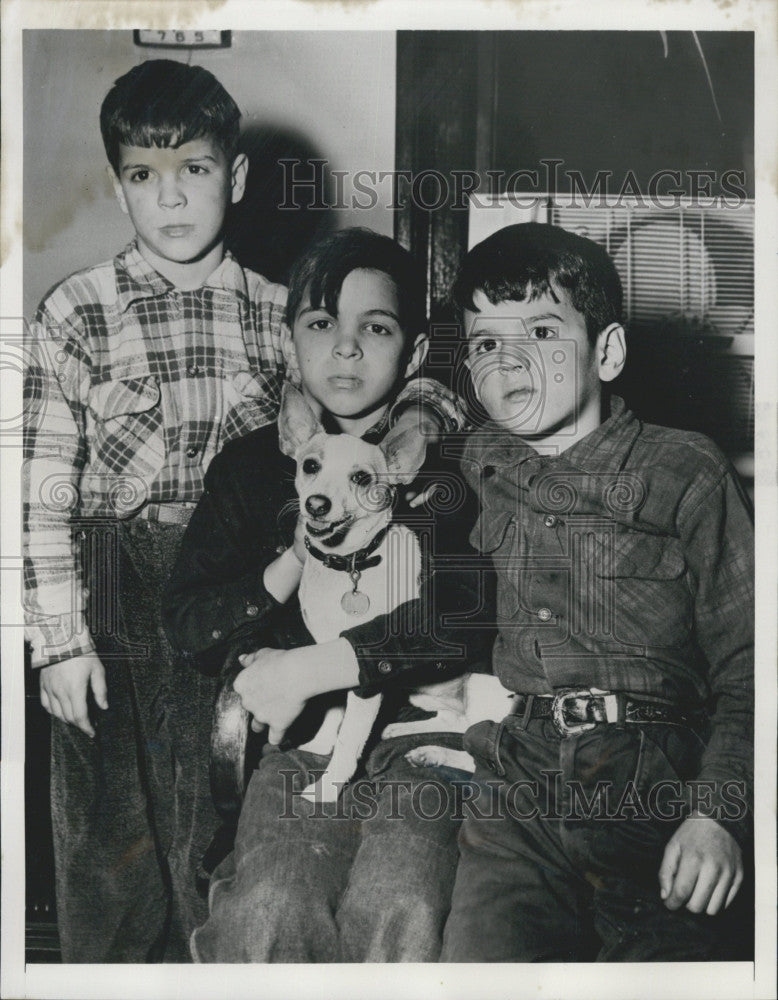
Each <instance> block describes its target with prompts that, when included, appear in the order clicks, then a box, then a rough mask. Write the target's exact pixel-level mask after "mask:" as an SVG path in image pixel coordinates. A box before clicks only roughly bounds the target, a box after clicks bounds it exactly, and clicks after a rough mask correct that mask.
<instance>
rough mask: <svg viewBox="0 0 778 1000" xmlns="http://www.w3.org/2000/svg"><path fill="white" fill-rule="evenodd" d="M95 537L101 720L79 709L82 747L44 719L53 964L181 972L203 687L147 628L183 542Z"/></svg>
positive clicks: (128, 534) (197, 909) (157, 626)
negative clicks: (56, 959) (162, 963)
mask: <svg viewBox="0 0 778 1000" xmlns="http://www.w3.org/2000/svg"><path fill="white" fill-rule="evenodd" d="M95 530H97V529H95ZM101 530H102V531H103V537H102V540H101V541H100V544H99V545H98V546H97V548H96V549H94V548H93V553H94V551H98V550H99V552H100V553H101V556H100V558H97V559H94V560H92V561H93V564H94V565H93V567H92V571H91V573H90V577H89V585H90V618H91V622H92V626H93V634H94V637H95V642H96V645H97V647H98V653H99V655H100V656H101V659H102V662H103V665H104V667H105V670H106V679H107V686H108V705H109V707H108V709H107V711H101V710H99V709H97V708H96V707H95V706H94V703H92V711H91V715H92V718H93V720H94V723H95V728H96V733H97V735H96V737H95V739H94V740H91V739H89V737H87V736H86V735H84V734H83V733H82V732H81V731H80V730H78V729H76V728H75V727H74V726H68V725H65V724H64V723H62V722H60V721H59V720H57V719H53V720H52V821H53V830H54V847H55V862H56V890H57V916H58V924H59V932H60V939H61V945H62V957H63V961H65V962H146V961H154V960H162V959H164V960H166V961H189V953H188V948H187V939H188V936H189V934H190V933H191V931H192V929H193V928H194V927H195V926H196V925H197V924H199V923H202V921H203V920H204V919H205V916H206V914H207V908H206V906H205V903H204V901H203V900H202V899H201V898H200V897H199V896H198V894H197V891H196V882H195V871H196V866H197V863H198V861H199V859H200V857H201V856H202V853H203V851H204V850H205V847H206V846H207V844H208V842H209V840H210V838H211V836H212V835H213V832H214V830H215V828H216V827H217V826H218V825H219V824H218V818H217V816H216V814H215V812H214V810H213V806H212V804H211V800H210V794H209V784H208V753H209V735H210V726H211V714H212V708H213V699H214V690H215V681H213V680H212V679H211V678H207V677H203V676H201V675H199V674H197V673H196V672H195V671H193V670H192V669H191V668H187V667H185V666H183V665H181V664H180V663H177V662H176V661H175V657H174V656H173V653H172V650H171V648H170V647H169V645H168V643H167V640H166V638H165V635H164V632H163V629H162V625H161V622H160V607H161V600H162V591H163V587H164V585H165V582H166V578H167V573H168V570H169V567H170V566H171V564H172V560H173V558H174V556H175V553H176V551H177V548H178V543H179V541H180V537H181V534H182V529H181V528H180V527H178V526H176V525H159V524H151V523H149V522H146V521H142V520H135V521H130V522H126V523H121V524H114V525H113V526H108V527H106V528H105V529H101ZM106 538H107V539H108V541H107V542H106ZM98 566H101V568H99V569H98V568H97V567H98ZM112 594H113V595H115V598H112V597H111V595H112ZM98 608H99V609H100V610H98ZM114 611H118V613H114Z"/></svg>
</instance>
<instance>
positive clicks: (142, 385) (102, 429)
mask: <svg viewBox="0 0 778 1000" xmlns="http://www.w3.org/2000/svg"><path fill="white" fill-rule="evenodd" d="M88 412H89V418H88V419H89V423H90V424H91V427H88V429H87V435H88V437H89V438H90V439H91V455H90V465H91V466H92V467H93V469H94V470H95V471H99V472H100V473H108V474H110V475H111V476H113V477H118V476H121V475H125V476H128V477H129V476H134V477H141V478H142V479H143V480H144V481H145V482H146V483H150V482H151V481H152V480H153V479H154V478H155V477H156V475H157V474H158V473H159V471H160V470H161V468H162V466H163V465H164V462H165V440H164V427H163V420H162V405H161V391H160V386H159V382H158V380H157V379H156V378H155V377H154V376H153V375H150V374H140V375H136V376H135V377H132V378H120V379H111V380H110V381H108V382H102V383H100V385H95V386H93V387H92V388H91V389H90V391H89V400H88Z"/></svg>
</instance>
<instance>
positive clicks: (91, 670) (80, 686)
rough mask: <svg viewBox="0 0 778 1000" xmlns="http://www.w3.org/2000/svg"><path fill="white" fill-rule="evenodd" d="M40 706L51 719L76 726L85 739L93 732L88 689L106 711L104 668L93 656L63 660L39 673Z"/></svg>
mask: <svg viewBox="0 0 778 1000" xmlns="http://www.w3.org/2000/svg"><path fill="white" fill-rule="evenodd" d="M40 674H41V704H42V705H43V707H44V708H45V709H46V711H47V712H49V713H50V714H51V715H54V716H56V717H57V718H58V719H62V721H63V722H67V723H69V724H70V725H72V726H78V728H79V729H81V730H82V731H83V732H85V733H86V734H87V736H92V737H94V735H95V731H94V729H93V727H92V723H91V722H90V721H89V712H88V710H87V702H86V694H87V689H88V688H89V686H90V685H91V687H92V693H93V694H94V696H95V701H96V702H97V704H98V705H99V707H100V708H102V709H106V708H108V692H107V689H106V686H105V668H104V667H103V665H102V663H101V662H100V658H99V657H98V656H97V655H96V654H95V653H89V654H87V655H85V656H74V657H72V659H70V660H62V662H61V663H54V664H52V666H50V667H43V668H42V670H41V672H40Z"/></svg>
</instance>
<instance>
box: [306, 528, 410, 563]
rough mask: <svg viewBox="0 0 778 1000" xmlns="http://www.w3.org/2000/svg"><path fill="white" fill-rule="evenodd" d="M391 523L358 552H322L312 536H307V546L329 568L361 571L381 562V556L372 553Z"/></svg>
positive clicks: (315, 557)
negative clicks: (344, 554)
mask: <svg viewBox="0 0 778 1000" xmlns="http://www.w3.org/2000/svg"><path fill="white" fill-rule="evenodd" d="M389 528H390V525H388V524H387V525H386V527H384V528H381V530H380V531H379V532H378V534H377V535H374V536H373V538H372V539H371V541H370V542H369V544H367V545H366V546H365V547H364V548H363V549H357V551H356V552H350V553H349V554H348V555H347V556H341V555H338V554H337V552H322V550H321V549H317V548H316V546H315V545H314V544H313V542H312V541H311V540H310V538H309V537H308V536H307V535H306V536H305V547H306V549H308V551H309V552H310V553H311V555H312V556H313V557H314V559H318V560H319V562H322V563H324V565H325V566H327V568H328V569H338V570H344V571H345V572H347V573H354V572H360V571H361V570H363V569H369V568H370V567H371V566H377V565H378V564H379V563H380V562H381V556H374V555H373V554H372V553H373V552H375V550H376V549H377V548H378V546H379V545H380V544H381V542H382V541H383V540H384V537H385V535H386V533H387V531H388V530H389Z"/></svg>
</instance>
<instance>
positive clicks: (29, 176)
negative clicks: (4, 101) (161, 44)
mask: <svg viewBox="0 0 778 1000" xmlns="http://www.w3.org/2000/svg"><path fill="white" fill-rule="evenodd" d="M23 52H24V134H25V139H24V307H25V315H27V316H29V315H30V313H31V312H32V311H33V310H34V308H35V306H36V305H37V303H38V302H39V301H40V299H41V297H42V296H43V295H44V294H45V293H46V291H47V290H48V289H49V288H50V287H51V286H52V285H53V284H55V283H56V282H57V281H58V280H60V279H61V278H62V277H64V276H65V275H66V274H69V273H71V272H73V271H75V270H77V269H79V268H81V267H84V266H86V265H88V264H91V263H95V262H97V261H100V260H104V259H106V258H108V257H110V256H112V255H113V254H114V253H115V252H116V251H117V250H119V249H121V247H122V246H123V245H124V243H125V242H126V241H127V240H128V239H129V238H130V237H131V236H132V228H131V227H130V225H129V222H128V220H127V218H126V216H124V215H123V214H122V213H121V212H120V210H119V208H118V205H117V204H116V202H115V199H114V196H113V191H112V188H111V185H110V181H109V179H108V176H107V174H106V172H105V162H106V161H105V154H104V151H103V147H102V142H101V139H100V130H99V124H98V116H99V110H100V104H101V102H102V99H103V97H104V96H105V94H106V92H107V91H108V90H109V88H110V86H111V84H112V83H113V81H114V80H115V79H116V78H117V77H118V76H120V75H121V74H122V73H124V72H126V71H127V70H128V69H130V68H131V67H132V66H133V65H135V64H136V63H139V62H141V61H143V60H145V59H148V58H157V57H158V58H178V59H181V60H182V61H187V60H188V59H189V54H188V53H187V52H179V51H176V50H170V49H144V48H138V47H136V46H135V45H134V44H133V40H132V32H130V31H38V30H36V31H26V32H25V33H24V50H23ZM395 53H396V47H395V35H394V33H393V32H314V31H311V32H240V31H237V32H233V35H232V47H231V48H230V49H225V50H206V51H202V52H196V53H194V55H193V56H192V58H191V61H192V62H196V63H198V64H199V65H202V66H205V67H206V68H207V69H209V70H211V72H213V73H214V74H215V75H216V76H217V77H218V78H219V79H220V80H221V81H222V83H223V84H224V85H225V87H226V88H227V89H228V90H229V91H230V93H231V94H232V95H233V97H234V98H235V100H236V101H237V103H238V106H239V107H240V109H241V112H242V113H243V122H242V124H243V128H244V139H245V143H246V148H247V150H248V151H249V153H250V156H251V159H252V164H253V170H252V173H251V180H250V185H249V190H248V192H247V197H246V199H245V200H244V204H243V205H242V206H241V210H240V214H238V213H236V217H235V218H234V219H232V220H231V226H230V239H231V244H232V245H233V246H234V248H235V249H236V252H238V255H239V256H240V258H241V259H242V260H243V261H244V263H246V264H248V265H249V266H254V267H255V268H257V269H258V270H260V271H262V272H263V273H265V274H267V275H268V277H271V278H274V279H281V280H282V279H283V278H284V276H285V274H286V271H287V270H288V266H289V264H290V263H291V260H292V259H293V257H294V255H295V254H296V253H297V252H298V251H299V249H300V248H301V246H302V245H304V244H305V242H307V241H308V240H309V239H310V238H311V237H312V236H313V235H314V234H315V233H316V232H318V231H321V230H323V229H329V228H339V227H341V226H345V225H364V226H369V227H371V228H373V229H376V230H377V231H379V232H382V233H386V234H388V235H391V233H392V231H393V214H392V211H391V209H390V208H389V207H388V206H386V205H383V204H379V205H377V206H376V207H375V208H372V209H360V208H351V207H346V208H340V209H333V210H330V211H322V210H312V209H311V210H308V211H306V210H304V209H303V210H300V211H285V212H280V211H279V210H278V208H277V205H278V203H279V201H280V202H282V201H283V190H282V181H283V177H282V175H281V173H280V171H279V168H278V166H277V160H278V158H279V156H287V157H289V156H291V157H297V156H299V157H300V158H302V159H306V158H307V157H309V156H311V157H318V158H322V159H325V160H327V161H328V166H327V168H326V173H327V184H328V185H329V187H328V191H329V190H331V177H330V173H331V171H333V170H345V171H349V172H353V171H356V170H362V169H364V170H391V169H392V168H393V166H394V121H395ZM350 192H351V188H350V182H349V180H348V179H347V182H346V184H345V186H344V195H345V197H344V199H343V202H344V203H345V204H346V205H350ZM325 201H327V203H328V204H330V205H331V204H333V201H334V198H333V197H332V196H331V195H328V194H326V195H325Z"/></svg>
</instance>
